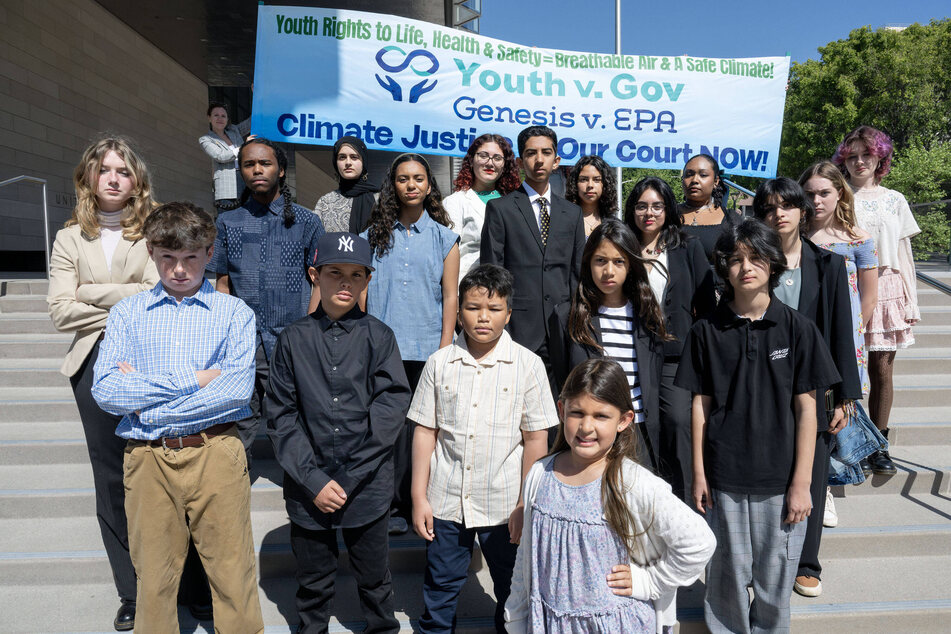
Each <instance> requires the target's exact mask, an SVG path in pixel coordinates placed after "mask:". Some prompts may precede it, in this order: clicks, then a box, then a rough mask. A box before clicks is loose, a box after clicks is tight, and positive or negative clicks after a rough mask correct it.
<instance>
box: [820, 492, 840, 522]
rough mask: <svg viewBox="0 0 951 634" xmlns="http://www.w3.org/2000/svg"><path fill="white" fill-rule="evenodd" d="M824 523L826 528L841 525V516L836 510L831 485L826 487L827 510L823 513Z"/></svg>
mask: <svg viewBox="0 0 951 634" xmlns="http://www.w3.org/2000/svg"><path fill="white" fill-rule="evenodd" d="M822 525H823V526H825V527H826V528H835V527H836V526H838V525H839V516H838V514H837V513H836V512H835V502H834V501H833V497H832V489H830V488H829V487H826V510H825V512H824V513H823V514H822Z"/></svg>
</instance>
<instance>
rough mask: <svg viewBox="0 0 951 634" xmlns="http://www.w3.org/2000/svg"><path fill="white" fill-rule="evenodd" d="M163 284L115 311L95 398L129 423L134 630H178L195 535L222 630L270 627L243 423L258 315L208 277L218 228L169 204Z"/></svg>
mask: <svg viewBox="0 0 951 634" xmlns="http://www.w3.org/2000/svg"><path fill="white" fill-rule="evenodd" d="M143 233H144V234H145V239H146V240H147V243H148V250H149V255H150V256H151V258H152V259H153V260H154V261H155V264H156V266H157V268H158V271H159V277H160V278H161V283H160V284H158V285H156V286H155V288H153V289H152V290H149V291H143V292H141V293H138V294H136V295H132V296H130V297H127V298H125V299H123V300H122V301H121V302H119V303H118V304H116V305H115V307H114V308H113V309H112V310H111V311H109V320H108V322H107V324H106V336H105V340H104V341H103V343H102V347H101V351H100V354H99V359H98V360H97V361H96V366H95V376H94V383H93V388H92V393H93V396H94V397H95V399H96V402H97V403H99V406H100V407H102V409H104V410H105V411H107V412H110V413H112V414H116V415H119V416H122V420H121V421H120V423H119V426H118V428H117V429H116V434H117V435H119V436H121V437H122V438H126V439H127V440H128V444H127V446H126V450H125V459H124V483H125V488H126V499H125V510H126V515H127V516H128V520H129V552H130V554H131V556H132V564H133V565H134V566H135V572H136V577H137V606H136V623H135V624H136V628H137V629H141V630H142V631H149V632H177V631H178V629H179V625H178V610H177V606H176V600H175V599H176V594H177V590H178V580H179V577H180V576H181V571H182V566H183V565H184V562H185V555H186V552H187V550H188V538H189V534H190V535H191V537H192V538H193V540H194V543H195V546H196V547H197V549H198V553H199V554H200V555H201V558H202V560H203V562H204V564H205V570H206V572H207V574H208V578H209V579H210V581H211V587H212V604H213V607H214V618H215V630H216V631H222V632H238V633H244V632H248V633H252V632H261V631H263V629H264V625H263V620H262V618H261V606H260V603H259V601H258V593H257V575H256V573H255V561H254V544H253V541H252V538H251V510H250V494H251V491H250V481H249V479H248V476H247V462H246V459H245V454H244V447H243V445H242V443H241V440H240V438H239V437H238V433H237V430H236V429H235V425H234V423H235V421H238V420H241V419H244V418H246V417H247V416H248V414H249V412H250V409H249V407H248V401H249V400H250V398H251V390H252V387H253V383H254V342H255V328H254V313H253V312H252V311H251V309H250V308H248V307H247V306H246V305H245V304H244V302H242V301H241V300H240V299H237V298H235V297H230V296H228V295H224V294H222V293H217V292H215V290H214V288H213V287H212V285H211V283H210V282H208V281H207V280H205V278H204V271H205V266H206V265H207V263H208V261H209V259H210V258H211V255H212V253H213V251H214V247H213V244H214V239H215V226H214V223H213V222H212V220H211V217H210V216H209V215H208V214H207V213H205V211H203V210H202V209H199V208H197V207H195V206H193V205H191V204H189V203H169V204H167V205H163V206H162V207H159V208H158V209H156V210H155V211H154V212H152V214H151V215H150V216H149V217H148V219H147V220H146V221H145V226H144V229H143Z"/></svg>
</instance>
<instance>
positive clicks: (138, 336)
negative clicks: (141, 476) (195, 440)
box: [92, 280, 255, 440]
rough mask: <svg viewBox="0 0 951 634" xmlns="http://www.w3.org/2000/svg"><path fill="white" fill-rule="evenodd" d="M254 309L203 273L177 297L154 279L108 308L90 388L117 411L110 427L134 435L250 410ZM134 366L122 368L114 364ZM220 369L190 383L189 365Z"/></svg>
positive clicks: (190, 428)
mask: <svg viewBox="0 0 951 634" xmlns="http://www.w3.org/2000/svg"><path fill="white" fill-rule="evenodd" d="M254 350H255V327H254V312H253V311H252V310H251V309H250V308H248V306H247V305H246V304H245V303H244V302H243V301H241V300H240V299H238V298H236V297H231V296H230V295H225V294H223V293H218V292H215V289H214V288H213V287H212V285H211V283H210V282H209V281H208V280H205V281H204V283H203V284H202V285H201V287H199V289H198V291H197V292H196V293H195V294H194V295H193V296H191V297H185V298H184V299H182V301H181V302H178V301H176V300H175V298H174V297H172V296H171V295H169V294H168V293H167V292H166V291H165V288H164V287H163V286H162V284H161V282H160V283H159V284H157V285H156V286H155V288H153V289H152V290H149V291H143V292H141V293H138V294H136V295H132V296H131V297H126V298H125V299H123V300H122V301H120V302H119V303H118V304H116V305H115V306H114V307H113V308H112V310H110V311H109V320H108V321H107V322H106V337H105V339H104V340H103V342H102V345H101V346H100V348H99V358H98V360H97V361H96V367H95V370H94V379H93V387H92V395H93V397H94V398H95V399H96V402H97V403H99V406H100V407H101V408H102V409H104V410H105V411H107V412H110V413H112V414H116V415H117V416H122V420H121V421H120V423H119V426H118V428H117V429H116V435H118V436H121V437H122V438H127V439H134V440H155V439H157V438H162V437H165V436H185V435H188V434H196V433H198V432H200V431H201V430H203V429H206V428H208V427H211V426H212V425H217V424H219V423H226V422H231V421H237V420H241V419H243V418H247V417H248V416H250V415H251V408H250V407H248V402H249V401H250V399H251V391H252V389H253V387H254ZM123 361H124V362H127V363H129V364H130V365H132V367H134V368H135V371H134V372H130V373H128V374H126V373H124V372H122V371H121V370H120V369H119V367H118V364H119V363H120V362H123ZM211 369H217V370H221V375H220V376H218V377H216V378H215V379H214V380H212V381H211V382H210V383H208V385H206V386H205V387H203V388H200V389H199V387H198V379H197V377H196V375H195V372H196V371H197V370H211Z"/></svg>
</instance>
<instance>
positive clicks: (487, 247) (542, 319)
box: [479, 187, 584, 352]
mask: <svg viewBox="0 0 951 634" xmlns="http://www.w3.org/2000/svg"><path fill="white" fill-rule="evenodd" d="M550 198H551V206H550V209H549V213H550V214H551V223H550V225H549V230H548V244H547V246H545V247H542V237H541V233H540V232H539V230H538V222H537V221H536V220H535V212H534V210H533V208H532V203H531V201H530V200H529V198H528V194H527V193H525V190H524V189H522V188H521V187H519V188H518V189H516V190H515V191H513V192H512V193H510V194H507V195H506V196H503V197H502V198H496V199H495V200H490V201H489V204H488V205H486V208H485V223H484V224H483V225H482V245H481V252H480V255H479V261H480V262H481V263H482V264H498V265H499V266H501V267H504V268H505V269H508V271H509V272H510V273H511V274H512V276H513V277H514V278H515V283H514V287H513V292H512V318H511V320H510V321H509V326H508V328H509V332H510V333H511V334H512V339H514V340H515V341H516V343H519V344H521V345H523V346H525V347H526V348H528V349H529V350H531V351H532V352H537V351H538V350H539V349H540V348H541V347H542V345H543V344H544V343H545V341H546V340H547V339H548V335H549V333H548V325H549V324H548V319H549V317H550V316H551V314H552V311H554V308H555V306H556V305H557V304H560V303H561V302H566V301H569V300H570V299H571V294H572V293H573V292H574V290H575V287H576V286H577V285H578V279H579V277H580V275H581V252H582V251H583V250H584V220H582V216H581V208H580V207H578V206H577V205H575V204H573V203H570V202H568V201H567V200H565V199H564V198H562V197H561V196H557V195H555V194H552V195H551V196H550Z"/></svg>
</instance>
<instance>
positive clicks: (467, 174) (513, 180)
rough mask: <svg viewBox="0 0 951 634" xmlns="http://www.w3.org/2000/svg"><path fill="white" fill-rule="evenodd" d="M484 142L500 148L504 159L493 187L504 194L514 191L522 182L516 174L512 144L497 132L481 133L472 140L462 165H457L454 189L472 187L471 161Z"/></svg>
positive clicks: (473, 181)
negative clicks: (457, 171)
mask: <svg viewBox="0 0 951 634" xmlns="http://www.w3.org/2000/svg"><path fill="white" fill-rule="evenodd" d="M486 143H495V144H496V145H498V146H499V147H500V148H502V157H503V158H504V159H505V162H504V163H502V169H501V170H500V171H499V180H497V181H495V189H496V190H497V191H498V192H499V193H500V194H502V195H503V196H504V195H505V194H508V193H509V192H514V191H515V190H516V189H518V186H519V185H521V184H522V179H521V178H519V175H518V165H517V164H516V163H515V152H513V151H512V145H511V144H510V143H509V142H508V139H506V138H505V137H504V136H501V135H499V134H483V135H482V136H480V137H478V138H476V140H475V141H473V142H472V145H470V146H469V150H468V151H467V152H466V155H465V157H464V158H463V159H462V165H460V166H459V175H458V176H456V180H455V181H454V182H453V184H452V185H453V187H455V189H456V191H462V190H465V189H472V185H473V184H474V183H475V173H474V172H473V170H472V162H473V161H474V160H475V155H476V153H477V152H478V151H479V150H480V149H481V148H482V146H483V145H485V144H486Z"/></svg>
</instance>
